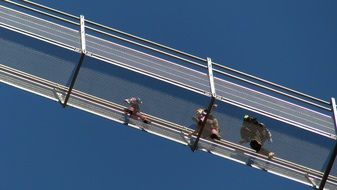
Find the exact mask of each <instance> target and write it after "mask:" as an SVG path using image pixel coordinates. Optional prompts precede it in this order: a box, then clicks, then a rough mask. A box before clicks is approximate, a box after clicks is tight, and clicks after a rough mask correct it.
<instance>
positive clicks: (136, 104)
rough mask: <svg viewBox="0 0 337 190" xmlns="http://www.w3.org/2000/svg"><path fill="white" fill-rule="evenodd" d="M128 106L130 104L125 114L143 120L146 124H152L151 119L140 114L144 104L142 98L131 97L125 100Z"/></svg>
mask: <svg viewBox="0 0 337 190" xmlns="http://www.w3.org/2000/svg"><path fill="white" fill-rule="evenodd" d="M124 101H125V102H126V103H127V104H129V106H128V108H126V109H125V110H124V111H125V114H126V115H128V116H129V117H131V118H132V119H136V120H142V121H143V122H144V123H147V124H148V123H150V121H149V119H148V118H147V117H146V116H145V115H143V114H142V113H141V112H140V104H142V103H143V102H142V100H141V99H140V98H138V97H137V98H136V97H131V98H127V99H125V100H124Z"/></svg>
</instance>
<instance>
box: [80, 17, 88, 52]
mask: <svg viewBox="0 0 337 190" xmlns="http://www.w3.org/2000/svg"><path fill="white" fill-rule="evenodd" d="M80 25H81V30H80V34H81V50H82V53H84V54H85V53H86V52H87V50H86V44H85V20H84V16H83V15H81V16H80Z"/></svg>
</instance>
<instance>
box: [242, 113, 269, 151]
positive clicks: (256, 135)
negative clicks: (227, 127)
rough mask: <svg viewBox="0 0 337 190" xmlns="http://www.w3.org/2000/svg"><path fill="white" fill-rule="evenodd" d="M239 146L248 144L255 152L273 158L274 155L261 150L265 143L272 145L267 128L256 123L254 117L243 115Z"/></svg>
mask: <svg viewBox="0 0 337 190" xmlns="http://www.w3.org/2000/svg"><path fill="white" fill-rule="evenodd" d="M240 135H241V140H240V141H239V143H240V144H244V143H249V145H250V147H251V148H252V149H254V150H255V151H256V152H258V153H261V154H263V155H266V156H268V158H273V156H274V153H273V152H271V151H269V150H266V149H264V148H263V145H264V144H265V142H266V141H268V142H270V143H272V141H273V140H272V135H271V133H270V131H269V130H268V129H267V127H266V126H265V125H264V124H263V123H260V122H259V121H257V119H256V118H255V117H252V116H249V115H245V116H244V117H243V123H242V126H241V130H240Z"/></svg>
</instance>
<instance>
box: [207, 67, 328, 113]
mask: <svg viewBox="0 0 337 190" xmlns="http://www.w3.org/2000/svg"><path fill="white" fill-rule="evenodd" d="M213 64H214V66H217V67H220V68H222V69H225V70H228V71H231V72H233V73H236V74H240V75H242V76H245V77H249V78H252V79H254V80H257V81H260V82H263V83H266V84H269V85H271V86H274V87H277V88H280V89H283V90H286V91H289V92H292V93H294V94H297V95H301V96H303V97H306V98H309V99H311V100H314V101H317V102H320V103H322V104H326V105H330V102H328V101H325V100H321V99H319V98H316V97H313V96H310V95H307V94H305V93H302V92H299V91H296V90H293V89H290V88H288V87H285V86H282V85H279V84H276V83H273V82H270V81H267V80H265V79H262V78H259V77H256V76H253V75H250V74H247V73H244V72H241V71H238V70H236V69H232V68H229V67H226V66H223V65H220V64H218V63H213ZM330 111H331V110H330Z"/></svg>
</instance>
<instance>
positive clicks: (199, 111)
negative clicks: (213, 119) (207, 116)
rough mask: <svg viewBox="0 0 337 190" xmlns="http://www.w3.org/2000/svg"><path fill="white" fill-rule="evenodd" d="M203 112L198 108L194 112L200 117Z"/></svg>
mask: <svg viewBox="0 0 337 190" xmlns="http://www.w3.org/2000/svg"><path fill="white" fill-rule="evenodd" d="M203 112H204V109H202V108H198V109H197V110H195V115H201V114H202V113H203Z"/></svg>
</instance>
